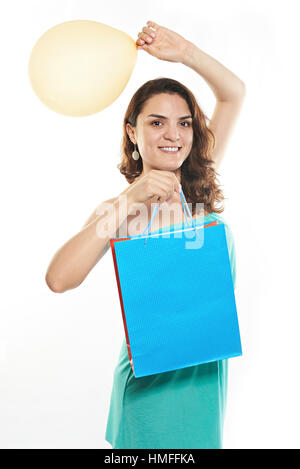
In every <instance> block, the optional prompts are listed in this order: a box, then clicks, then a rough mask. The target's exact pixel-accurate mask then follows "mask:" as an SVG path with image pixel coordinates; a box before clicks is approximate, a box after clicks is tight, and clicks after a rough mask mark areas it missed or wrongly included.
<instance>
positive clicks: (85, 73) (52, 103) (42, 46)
mask: <svg viewBox="0 0 300 469" xmlns="http://www.w3.org/2000/svg"><path fill="white" fill-rule="evenodd" d="M136 60H137V46H136V44H135V42H134V41H133V39H132V38H131V37H130V36H128V35H127V34H126V33H124V32H123V31H119V30H118V29H115V28H111V27H110V26H107V25H105V24H102V23H98V22H96V21H90V20H74V21H67V22H65V23H61V24H58V25H56V26H54V27H53V28H51V29H49V30H48V31H46V32H45V33H44V34H43V35H42V36H41V37H40V39H39V40H38V41H37V42H36V44H35V46H34V47H33V49H32V52H31V55H30V59H29V78H30V83H31V86H32V88H33V90H34V92H35V93H36V94H37V96H38V97H39V99H40V100H41V101H42V102H43V103H44V104H45V105H46V106H48V107H49V108H50V109H52V110H53V111H56V112H58V113H60V114H64V115H66V116H88V115H91V114H95V113H96V112H99V111H101V110H102V109H105V108H106V107H107V106H109V105H110V104H111V103H113V102H114V101H115V100H116V99H117V98H118V96H120V94H121V93H122V91H123V90H124V88H125V86H126V85H127V83H128V80H129V78H130V76H131V73H132V71H133V68H134V66H135V63H136Z"/></svg>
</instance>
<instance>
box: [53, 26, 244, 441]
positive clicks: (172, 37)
mask: <svg viewBox="0 0 300 469" xmlns="http://www.w3.org/2000/svg"><path fill="white" fill-rule="evenodd" d="M150 28H152V29H150ZM154 31H155V33H154ZM146 41H147V43H148V44H147V45H146ZM137 44H138V45H139V46H140V47H142V48H143V50H145V51H147V52H148V53H150V54H151V55H153V56H154V57H157V58H158V59H161V60H167V61H171V62H181V63H183V64H184V65H187V66H189V67H190V68H192V69H193V70H195V71H197V72H198V73H199V74H200V75H201V76H202V77H203V78H204V79H205V80H206V81H207V82H208V84H210V86H211V88H212V89H213V91H214V92H215V95H216V98H217V104H216V107H215V110H214V113H213V116H212V119H211V120H210V121H209V119H208V118H207V117H206V116H205V114H204V113H203V111H202V110H201V109H200V107H199V105H198V103H197V101H196V99H195V97H194V95H193V93H192V92H191V91H190V90H189V89H188V88H187V87H185V86H184V85H183V84H181V83H180V82H178V81H176V80H173V79H171V78H157V79H155V80H150V81H147V82H146V83H145V84H144V85H142V86H141V87H140V88H139V89H138V90H137V91H136V93H135V94H134V96H133V97H132V99H131V101H130V103H129V105H128V108H127V110H126V112H125V116H124V120H123V139H122V145H121V162H120V164H119V165H118V169H119V170H120V172H121V174H123V175H124V176H125V178H126V180H127V182H128V183H129V185H128V187H127V188H126V189H125V190H124V191H123V192H121V193H120V194H117V195H116V197H113V198H112V199H109V200H107V201H105V202H102V204H100V205H98V206H97V208H96V210H95V211H94V212H93V213H92V215H91V216H90V217H89V218H88V219H87V221H86V223H85V225H84V226H83V228H82V229H81V230H80V232H78V233H77V234H76V235H75V236H73V237H72V238H71V239H70V240H69V241H68V242H66V243H65V244H64V245H63V246H62V247H61V248H60V249H59V250H58V251H57V253H56V254H55V256H54V257H53V259H52V261H51V263H50V265H49V267H48V271H47V274H46V282H47V284H48V286H49V288H51V290H53V291H55V292H58V293H62V292H64V291H66V290H70V289H72V288H76V287H78V286H79V285H80V284H81V283H82V282H83V281H84V279H85V278H86V277H87V275H88V273H89V272H90V271H91V269H92V268H93V267H94V266H95V265H96V264H97V262H99V260H100V259H101V258H102V257H103V255H104V253H105V252H107V251H108V249H109V247H110V240H111V238H122V237H125V238H127V237H128V236H132V235H133V236H135V235H137V234H141V233H143V231H144V230H145V228H147V225H148V223H149V218H150V217H151V214H150V216H149V212H148V210H149V205H150V204H151V201H153V199H155V200H154V201H157V200H159V204H160V205H161V207H160V211H159V215H161V214H162V215H163V216H164V215H165V214H167V212H168V210H167V209H168V205H169V201H171V200H172V202H173V201H174V202H175V204H173V205H176V206H177V207H179V209H180V213H179V214H178V215H174V219H173V222H172V223H170V219H169V217H168V221H167V223H165V220H164V221H163V222H162V223H161V222H160V220H159V221H158V220H156V223H157V228H154V226H155V223H154V222H153V223H152V225H151V228H152V232H155V231H158V232H159V231H161V230H163V229H164V228H165V227H170V225H171V224H172V225H173V226H174V227H175V226H176V225H177V226H178V227H179V228H182V223H183V221H182V220H184V218H183V213H182V206H181V200H180V185H181V186H182V190H183V193H184V194H185V197H186V201H187V203H190V204H192V207H191V208H192V210H191V211H192V215H193V217H194V218H195V217H197V208H198V207H197V204H199V203H200V205H201V210H202V207H203V206H204V216H202V217H201V218H200V217H199V219H196V220H197V224H199V223H200V225H203V224H207V223H209V222H214V221H216V220H217V222H218V223H224V225H225V228H226V237H227V245H228V253H229V258H230V265H231V272H232V279H233V284H234V285H235V249H234V242H233V236H232V234H231V230H230V229H229V227H228V225H227V224H226V222H225V221H224V220H223V219H222V218H221V216H220V215H219V213H220V212H222V211H223V207H222V206H219V204H221V203H222V201H223V200H224V196H223V194H222V191H221V189H220V187H219V184H218V182H217V173H216V168H217V167H218V165H219V164H220V161H221V159H222V157H223V155H224V148H225V144H226V142H227V141H228V137H229V134H230V132H231V131H232V128H233V123H234V121H235V119H236V117H237V115H238V112H239V110H240V108H241V103H242V100H243V97H244V87H243V84H242V82H241V80H239V79H238V78H237V77H236V76H235V75H234V74H233V73H232V72H230V71H229V70H227V69H226V68H225V67H223V66H222V65H221V64H220V63H219V62H217V61H216V60H214V59H213V58H212V57H209V56H208V55H207V54H205V53H204V52H202V51H201V50H200V49H198V48H197V47H196V46H194V44H191V43H189V42H188V41H186V40H185V39H184V38H183V37H182V36H180V35H179V34H177V33H175V32H174V31H171V30H169V29H167V28H165V27H163V26H159V25H157V24H156V23H154V22H148V23H147V27H144V28H143V30H142V32H140V33H139V34H138V40H137ZM207 121H209V124H208V125H207ZM124 196H125V197H124ZM124 199H125V200H124ZM106 202H107V203H106ZM108 202H109V203H108ZM123 202H124V203H123ZM165 202H166V203H165ZM137 204H139V209H140V210H141V211H143V213H142V214H141V217H137V216H136V214H132V211H133V210H132V209H135V208H136V205H137ZM151 205H152V204H151ZM141 206H142V207H141ZM143 208H146V210H142V209H143ZM135 211H136V210H135ZM150 211H151V208H150ZM130 218H131V220H130ZM137 218H139V228H138V230H137V231H136V232H133V233H132V232H131V226H130V225H131V223H130V222H131V221H135V219H137ZM123 224H124V225H125V226H124V227H123ZM133 231H135V230H133ZM100 233H101V235H100ZM102 233H104V234H103V235H102ZM120 233H122V234H120ZM128 262H132V259H131V258H128ZM212 268H214V266H212ZM178 278H179V279H180V272H178ZM163 280H164V279H163V278H162V282H163ZM194 282H195V289H197V284H198V282H201V278H195V279H194ZM138 286H139V285H137V288H138ZM153 293H154V294H156V293H157V292H152V291H150V292H149V294H151V295H152V294H153ZM199 301H203V299H201V298H199ZM140 313H141V317H143V311H142V307H141V311H140ZM154 333H155V331H154ZM227 366H228V365H227V361H226V360H217V361H214V362H210V363H205V364H203V365H197V366H189V367H187V368H184V369H179V370H174V371H170V372H164V373H158V374H155V375H150V376H144V377H140V378H135V376H134V374H133V371H132V368H131V365H130V361H129V355H128V349H127V345H126V340H125V338H124V341H123V344H122V348H121V351H120V355H119V360H118V363H117V366H116V368H115V372H114V378H113V386H112V393H111V400H110V410H109V414H108V420H107V428H106V440H107V441H108V442H109V443H111V445H112V447H113V448H114V449H131V448H133V449H140V448H152V449H153V448H154V449H160V448H162V449H172V448H174V449H175V448H187V449H198V448H202V449H204V448H207V449H219V448H221V447H222V434H223V423H224V413H225V405H226V395H227Z"/></svg>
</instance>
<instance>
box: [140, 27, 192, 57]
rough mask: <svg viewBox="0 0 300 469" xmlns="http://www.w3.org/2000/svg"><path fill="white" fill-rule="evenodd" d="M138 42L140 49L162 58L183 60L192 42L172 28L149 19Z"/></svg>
mask: <svg viewBox="0 0 300 469" xmlns="http://www.w3.org/2000/svg"><path fill="white" fill-rule="evenodd" d="M136 44H137V46H138V49H143V50H145V51H146V52H148V53H149V54H151V55H153V56H154V57H156V58H158V59H160V60H166V61H168V62H182V60H183V58H184V56H185V54H186V50H187V48H188V46H189V45H190V44H191V43H190V42H189V41H187V40H186V39H184V38H183V37H182V36H180V35H179V34H177V33H175V32H174V31H171V30H170V29H167V28H164V27H163V26H160V25H158V24H156V23H154V22H153V21H147V27H146V26H145V27H144V28H143V29H142V32H140V33H138V39H137V40H136Z"/></svg>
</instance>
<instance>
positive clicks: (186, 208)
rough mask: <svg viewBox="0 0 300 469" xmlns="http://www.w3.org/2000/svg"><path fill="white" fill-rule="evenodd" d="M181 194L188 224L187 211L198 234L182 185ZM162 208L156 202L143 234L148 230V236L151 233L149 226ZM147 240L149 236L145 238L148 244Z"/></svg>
mask: <svg viewBox="0 0 300 469" xmlns="http://www.w3.org/2000/svg"><path fill="white" fill-rule="evenodd" d="M179 195H180V200H181V205H182V208H183V212H184V216H185V219H186V222H187V223H188V224H190V222H189V220H188V218H187V212H188V214H189V217H190V219H191V222H192V225H193V227H194V230H195V234H196V236H197V230H196V225H195V223H194V219H193V216H192V214H191V211H190V209H189V206H188V204H187V201H186V199H185V196H184V193H183V190H182V186H181V185H180V191H179ZM159 209H160V205H159V204H156V205H155V207H154V210H153V213H152V216H151V219H150V221H149V223H148V225H147V227H146V228H145V230H144V232H143V233H142V236H143V235H144V234H145V232H146V231H147V236H148V235H149V228H150V226H151V223H152V220H153V218H154V217H155V215H156V212H157V211H158V210H159ZM146 241H147V238H145V242H144V244H146Z"/></svg>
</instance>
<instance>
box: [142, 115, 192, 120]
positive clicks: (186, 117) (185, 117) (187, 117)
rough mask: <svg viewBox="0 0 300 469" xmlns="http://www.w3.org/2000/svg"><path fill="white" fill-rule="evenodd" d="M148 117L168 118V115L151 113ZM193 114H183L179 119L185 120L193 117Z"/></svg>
mask: <svg viewBox="0 0 300 469" xmlns="http://www.w3.org/2000/svg"><path fill="white" fill-rule="evenodd" d="M147 117H159V119H168V118H167V117H165V116H161V115H160V114H149V116H147ZM192 118H193V116H183V117H179V120H180V121H181V120H183V119H192Z"/></svg>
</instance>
